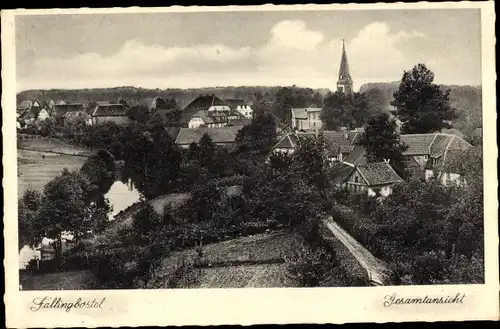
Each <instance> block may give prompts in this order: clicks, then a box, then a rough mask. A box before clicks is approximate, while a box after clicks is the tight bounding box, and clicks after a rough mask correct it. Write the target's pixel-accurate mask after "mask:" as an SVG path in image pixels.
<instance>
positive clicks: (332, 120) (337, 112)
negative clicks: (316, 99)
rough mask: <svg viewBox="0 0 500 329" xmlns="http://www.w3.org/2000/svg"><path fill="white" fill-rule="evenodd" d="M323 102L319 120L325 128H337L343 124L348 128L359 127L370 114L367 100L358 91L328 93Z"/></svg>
mask: <svg viewBox="0 0 500 329" xmlns="http://www.w3.org/2000/svg"><path fill="white" fill-rule="evenodd" d="M324 103H325V107H324V108H323V111H321V120H322V121H323V124H324V126H323V127H324V129H326V130H338V129H339V128H341V127H343V126H344V127H347V128H348V129H354V128H357V127H361V126H362V125H363V124H365V123H366V121H367V119H368V118H369V116H370V113H369V107H368V106H369V105H368V101H367V99H366V98H365V96H364V95H363V94H360V93H354V94H352V95H345V94H344V93H339V92H336V93H330V94H329V95H328V96H327V97H326V98H325V102H324Z"/></svg>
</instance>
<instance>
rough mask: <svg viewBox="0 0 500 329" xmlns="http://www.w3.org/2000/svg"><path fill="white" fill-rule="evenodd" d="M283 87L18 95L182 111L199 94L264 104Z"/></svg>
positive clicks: (61, 91)
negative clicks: (164, 103)
mask: <svg viewBox="0 0 500 329" xmlns="http://www.w3.org/2000/svg"><path fill="white" fill-rule="evenodd" d="M281 88H282V87H280V86H276V87H262V86H250V87H243V86H242V87H213V88H195V89H145V88H136V87H116V88H97V89H74V90H67V89H50V90H43V91H42V90H38V89H35V90H26V91H22V92H20V93H19V94H17V103H18V104H19V103H20V102H21V101H23V100H33V99H36V100H42V99H45V101H47V102H48V101H50V100H54V101H55V102H56V103H57V102H59V101H66V102H81V103H88V102H91V101H96V102H98V101H111V102H116V101H118V99H120V98H123V99H124V100H125V101H127V103H129V104H136V103H139V102H140V100H141V99H144V98H152V97H156V96H159V97H162V98H173V99H175V100H176V101H177V103H178V104H179V106H180V107H181V108H184V107H185V106H186V105H188V104H189V103H190V102H191V101H192V100H194V99H195V98H196V97H198V96H199V95H200V94H208V95H212V94H214V95H216V96H217V97H219V98H223V99H224V98H242V99H245V100H246V101H254V100H255V99H256V95H257V94H260V95H261V97H262V99H263V100H266V101H273V100H274V98H275V95H276V93H277V92H278V90H279V89H281ZM317 91H318V92H320V93H321V94H326V93H327V92H328V90H327V89H318V90H317Z"/></svg>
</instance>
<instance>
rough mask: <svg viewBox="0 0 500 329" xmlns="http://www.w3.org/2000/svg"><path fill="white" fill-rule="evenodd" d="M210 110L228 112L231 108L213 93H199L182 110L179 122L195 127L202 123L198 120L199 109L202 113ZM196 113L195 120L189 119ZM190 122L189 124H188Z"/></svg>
mask: <svg viewBox="0 0 500 329" xmlns="http://www.w3.org/2000/svg"><path fill="white" fill-rule="evenodd" d="M209 110H211V111H212V114H215V113H216V112H226V113H229V112H230V111H231V108H230V107H229V106H228V105H227V104H226V103H225V102H224V101H223V100H222V99H220V98H218V97H216V96H215V95H199V96H198V97H197V98H195V99H194V100H193V101H192V102H191V103H189V104H188V105H187V106H186V107H185V108H184V110H183V111H182V114H181V118H180V124H181V126H182V127H189V128H196V127H199V126H201V125H203V122H202V121H200V118H199V114H200V111H202V112H203V113H205V112H208V111H209ZM195 115H197V116H198V117H197V118H196V120H193V121H191V119H192V118H193V117H194V116H195ZM190 122H191V124H190Z"/></svg>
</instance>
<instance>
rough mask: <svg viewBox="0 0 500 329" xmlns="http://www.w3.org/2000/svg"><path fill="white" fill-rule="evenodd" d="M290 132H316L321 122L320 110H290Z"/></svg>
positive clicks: (313, 108) (309, 108)
mask: <svg viewBox="0 0 500 329" xmlns="http://www.w3.org/2000/svg"><path fill="white" fill-rule="evenodd" d="M290 111H291V112H292V130H294V131H295V130H298V131H305V132H308V131H314V132H318V131H319V130H320V129H321V127H322V125H323V122H322V121H321V118H320V115H321V108H319V107H307V108H292V109H290Z"/></svg>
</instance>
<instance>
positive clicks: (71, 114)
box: [63, 111, 92, 125]
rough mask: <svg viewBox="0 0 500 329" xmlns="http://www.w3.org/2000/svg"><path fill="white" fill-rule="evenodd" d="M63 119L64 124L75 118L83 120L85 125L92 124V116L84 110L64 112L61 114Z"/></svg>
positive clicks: (71, 121)
mask: <svg viewBox="0 0 500 329" xmlns="http://www.w3.org/2000/svg"><path fill="white" fill-rule="evenodd" d="M63 119H64V124H65V125H67V124H71V123H74V122H76V121H77V120H83V122H85V124H86V125H91V124H92V117H91V116H90V114H88V113H87V112H85V111H75V112H73V111H69V112H66V113H65V114H64V116H63Z"/></svg>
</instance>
